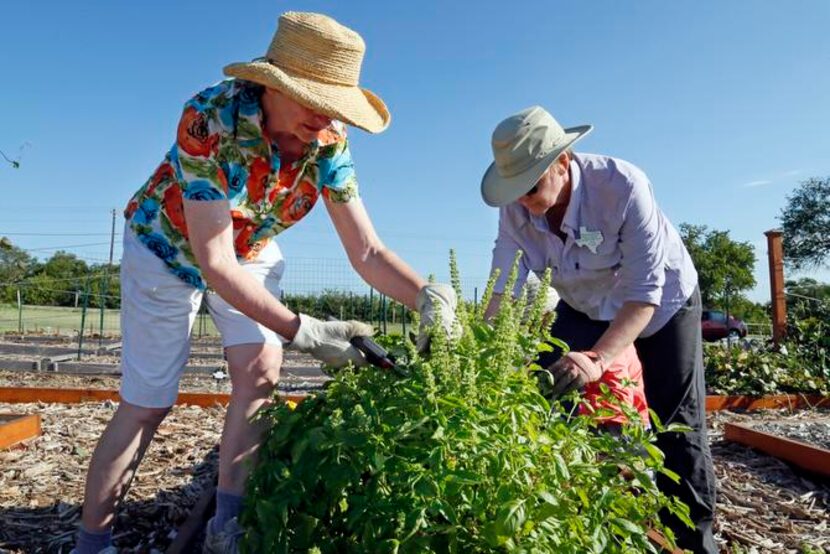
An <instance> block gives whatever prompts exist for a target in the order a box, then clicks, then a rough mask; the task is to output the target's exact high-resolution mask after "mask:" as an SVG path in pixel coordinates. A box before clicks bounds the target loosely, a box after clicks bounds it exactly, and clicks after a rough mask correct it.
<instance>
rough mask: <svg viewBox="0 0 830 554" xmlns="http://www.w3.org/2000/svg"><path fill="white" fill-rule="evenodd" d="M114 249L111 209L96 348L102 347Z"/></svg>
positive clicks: (113, 224)
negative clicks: (110, 226) (108, 247)
mask: <svg viewBox="0 0 830 554" xmlns="http://www.w3.org/2000/svg"><path fill="white" fill-rule="evenodd" d="M114 247H115V208H113V209H112V228H111V229H110V257H109V261H108V262H107V270H106V271H105V272H104V279H103V283H102V285H101V296H100V304H101V318H100V321H99V324H98V348H103V346H104V310H105V309H106V306H107V292H109V289H110V286H109V285H110V271H112V253H113V249H114Z"/></svg>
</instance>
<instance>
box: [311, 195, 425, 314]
mask: <svg viewBox="0 0 830 554" xmlns="http://www.w3.org/2000/svg"><path fill="white" fill-rule="evenodd" d="M326 208H327V209H328V211H329V215H330V216H331V220H332V222H333V223H334V228H335V229H336V230H337V234H338V236H339V237H340V241H341V242H342V243H343V248H345V250H346V254H347V255H348V256H349V261H350V262H351V264H352V267H353V268H354V269H355V271H357V272H358V274H360V276H361V277H363V279H364V280H365V281H366V282H367V283H369V284H370V285H371V286H373V287H374V288H376V289H377V290H379V291H380V292H382V293H383V294H386V295H387V296H391V297H392V298H394V299H395V300H397V301H398V302H401V303H402V304H405V305H406V306H408V307H409V308H412V309H415V297H416V295H417V294H418V291H419V290H421V288H422V287H423V286H424V285H425V284H426V281H424V279H422V278H421V277H420V276H419V275H418V274H417V273H416V272H415V271H414V270H413V269H412V268H411V267H409V265H407V264H406V262H404V261H403V260H402V259H400V258H399V257H398V256H397V254H395V253H394V252H392V251H391V250H389V249H388V248H386V246H385V245H384V244H383V243H382V242H381V241H380V238H379V237H378V236H377V233H375V228H374V226H373V225H372V221H371V220H370V219H369V214H368V213H366V208H365V207H364V206H363V202H362V201H361V200H360V199H359V198H353V199H352V200H350V201H349V202H345V203H337V202H332V201H330V200H328V199H326Z"/></svg>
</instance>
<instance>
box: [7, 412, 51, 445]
mask: <svg viewBox="0 0 830 554" xmlns="http://www.w3.org/2000/svg"><path fill="white" fill-rule="evenodd" d="M40 433H41V426H40V415H38V414H31V415H23V414H0V450H3V449H5V448H10V447H12V446H14V445H16V444H18V443H20V442H23V441H25V440H27V439H31V438H34V437H39V436H40Z"/></svg>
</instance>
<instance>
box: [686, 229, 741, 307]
mask: <svg viewBox="0 0 830 554" xmlns="http://www.w3.org/2000/svg"><path fill="white" fill-rule="evenodd" d="M680 235H681V237H682V238H683V242H684V243H685V244H686V249H687V250H688V251H689V254H690V255H691V256H692V260H693V261H694V264H695V267H696V268H697V273H698V281H699V283H700V295H701V297H702V299H703V304H704V305H705V306H707V307H723V308H725V309H727V310H729V308H730V302H731V301H734V299H735V298H736V297H738V296H740V294H741V293H742V292H743V291H746V290H748V289H751V288H752V287H754V286H755V277H754V276H753V269H754V268H755V248H754V247H753V246H752V244H750V243H748V242H738V241H735V240H732V239H731V238H729V231H718V230H715V229H712V230H710V229H709V228H708V227H706V226H705V225H692V224H689V223H682V224H681V225H680Z"/></svg>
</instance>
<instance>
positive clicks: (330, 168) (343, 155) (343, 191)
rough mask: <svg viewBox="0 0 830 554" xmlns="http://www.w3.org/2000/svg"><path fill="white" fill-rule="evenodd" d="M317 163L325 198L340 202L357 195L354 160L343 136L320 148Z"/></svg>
mask: <svg viewBox="0 0 830 554" xmlns="http://www.w3.org/2000/svg"><path fill="white" fill-rule="evenodd" d="M317 165H318V167H319V168H320V183H319V186H320V188H321V189H322V191H323V194H324V195H325V197H326V198H328V199H329V200H331V201H332V202H335V203H339V204H342V203H346V202H349V201H350V200H352V199H353V198H357V197H358V187H357V176H356V175H355V170H354V162H353V161H352V153H351V151H350V150H349V143H348V141H347V140H346V138H345V137H344V138H343V140H342V141H339V142H336V143H334V144H330V145H328V146H325V147H323V148H321V149H320V154H319V156H318V158H317Z"/></svg>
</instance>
